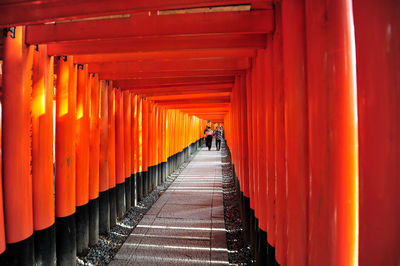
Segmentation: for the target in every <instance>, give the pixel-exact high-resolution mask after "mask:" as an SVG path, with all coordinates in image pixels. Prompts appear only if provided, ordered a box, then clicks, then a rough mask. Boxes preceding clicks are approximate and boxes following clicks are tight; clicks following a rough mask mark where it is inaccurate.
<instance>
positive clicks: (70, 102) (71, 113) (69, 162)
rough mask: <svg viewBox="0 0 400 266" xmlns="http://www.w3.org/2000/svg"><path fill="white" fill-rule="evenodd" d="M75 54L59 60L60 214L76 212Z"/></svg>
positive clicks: (58, 195) (57, 199) (57, 122)
mask: <svg viewBox="0 0 400 266" xmlns="http://www.w3.org/2000/svg"><path fill="white" fill-rule="evenodd" d="M72 60H73V59H72V58H71V57H68V58H67V61H64V59H63V58H61V59H60V60H58V70H57V84H56V147H55V150H56V179H55V184H56V185H55V187H56V217H66V216H69V215H72V214H73V213H74V212H75V204H76V184H75V183H76V154H75V127H76V94H75V93H76V88H77V67H76V66H74V65H73V61H72Z"/></svg>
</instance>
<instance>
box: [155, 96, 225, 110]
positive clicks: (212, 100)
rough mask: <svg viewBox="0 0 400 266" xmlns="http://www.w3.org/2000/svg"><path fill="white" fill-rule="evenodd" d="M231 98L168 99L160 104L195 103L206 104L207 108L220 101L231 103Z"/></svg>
mask: <svg viewBox="0 0 400 266" xmlns="http://www.w3.org/2000/svg"><path fill="white" fill-rule="evenodd" d="M230 100H231V97H230V96H225V97H218V98H215V99H213V98H206V99H191V100H187V99H182V100H168V101H161V102H158V104H160V105H163V106H167V107H168V106H176V105H193V104H204V107H205V108H207V106H209V105H210V104H218V103H229V102H230Z"/></svg>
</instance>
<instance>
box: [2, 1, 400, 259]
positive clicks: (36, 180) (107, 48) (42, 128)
mask: <svg viewBox="0 0 400 266" xmlns="http://www.w3.org/2000/svg"><path fill="white" fill-rule="evenodd" d="M399 14H400V2H399V1H397V0H380V1H378V0H335V1H320V0H291V1H289V0H281V1H271V0H270V1H268V0H267V1H262V0H247V1H243V0H216V1H207V0H163V1H123V0H113V1H84V0H63V1H62V0H43V1H29V0H21V1H14V0H3V1H1V3H0V27H1V28H3V29H4V30H3V31H2V37H1V44H0V56H1V65H2V68H1V69H2V71H1V72H0V73H1V75H2V76H1V79H0V80H2V82H1V83H0V84H1V85H0V87H1V108H2V109H1V118H2V123H1V125H2V127H1V129H2V130H1V135H2V143H1V145H2V146H1V148H2V151H1V155H2V165H1V167H2V179H1V182H2V190H0V201H1V202H2V204H0V252H1V253H2V254H1V256H0V259H1V263H2V264H10V265H32V264H34V263H37V264H38V265H50V264H55V263H57V264H59V265H72V264H74V263H75V258H76V254H79V253H80V252H82V251H83V250H85V249H87V248H88V246H89V245H93V244H95V243H96V242H97V241H98V239H99V234H103V233H106V232H108V231H109V230H110V227H112V226H113V225H115V224H116V220H117V219H118V218H120V217H122V216H123V215H124V213H125V212H126V211H127V210H128V209H129V208H131V207H132V206H134V205H135V204H136V203H137V202H138V201H140V200H141V199H143V197H145V196H146V195H147V194H148V193H150V192H151V191H152V190H153V189H154V187H155V186H157V185H158V184H160V183H162V182H164V181H165V180H166V177H167V175H168V174H170V173H171V172H172V171H174V170H175V169H177V167H179V166H180V165H181V164H182V163H183V162H184V161H185V160H187V159H188V158H189V155H190V154H191V153H193V152H194V151H195V150H197V149H198V148H199V147H200V142H201V141H200V140H201V138H202V137H203V130H204V128H205V125H206V124H207V123H210V124H212V125H213V126H215V124H223V126H224V131H225V138H226V143H227V147H228V148H229V152H230V153H231V156H232V163H233V167H232V168H233V170H234V174H235V179H236V181H237V184H238V187H239V188H240V192H241V193H240V194H241V195H240V202H241V205H240V206H241V215H242V220H243V222H244V226H245V232H246V233H245V236H246V237H245V238H246V240H247V241H248V243H249V245H250V246H252V247H253V248H254V250H255V251H256V252H255V253H256V259H257V263H258V264H260V265H263V264H264V265H265V264H267V263H269V264H270V263H275V262H277V263H278V264H280V265H340V266H346V265H399V263H400V252H399V250H400V197H399V195H400V176H399V169H398V165H399V162H400V119H399V111H400V19H399ZM53 165H54V166H53ZM53 167H54V168H53ZM53 169H54V170H53ZM135 184H136V186H135Z"/></svg>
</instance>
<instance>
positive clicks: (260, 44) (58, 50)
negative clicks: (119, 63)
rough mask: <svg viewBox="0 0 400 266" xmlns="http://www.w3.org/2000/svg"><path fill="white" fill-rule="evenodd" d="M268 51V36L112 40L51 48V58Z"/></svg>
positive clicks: (51, 45) (74, 43)
mask: <svg viewBox="0 0 400 266" xmlns="http://www.w3.org/2000/svg"><path fill="white" fill-rule="evenodd" d="M265 47H266V35H265V34H223V35H218V34H217V35H211V36H201V35H200V36H162V37H136V38H120V39H112V40H87V41H70V42H62V43H54V44H49V46H48V52H49V54H50V55H60V54H61V55H64V54H68V55H76V54H101V53H126V52H131V51H142V52H152V51H171V50H187V49H229V48H244V49H255V48H265Z"/></svg>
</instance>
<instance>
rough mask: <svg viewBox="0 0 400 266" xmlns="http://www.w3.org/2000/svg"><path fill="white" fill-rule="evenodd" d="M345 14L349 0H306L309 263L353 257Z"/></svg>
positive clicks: (353, 117) (351, 110) (352, 134)
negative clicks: (331, 0) (309, 177)
mask: <svg viewBox="0 0 400 266" xmlns="http://www.w3.org/2000/svg"><path fill="white" fill-rule="evenodd" d="M351 18H352V7H351V1H346V0H338V1H333V2H321V1H314V0H307V1H306V36H307V82H308V106H309V140H310V164H309V165H310V174H309V175H310V176H311V177H312V178H311V179H310V186H309V188H310V191H309V193H310V198H309V203H310V205H309V211H310V212H309V225H310V227H309V238H310V237H311V239H312V241H310V242H309V245H308V247H309V252H308V257H309V261H308V263H309V264H310V265H321V264H324V265H327V266H329V265H343V266H347V265H355V264H356V263H357V253H358V238H357V231H358V206H357V205H358V187H359V186H358V125H357V99H356V84H355V79H356V78H355V71H356V69H355V61H354V59H355V54H354V50H353V49H352V46H353V45H354V36H352V32H353V30H352V27H353V21H352V19H351ZM327 232H330V233H327Z"/></svg>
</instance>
